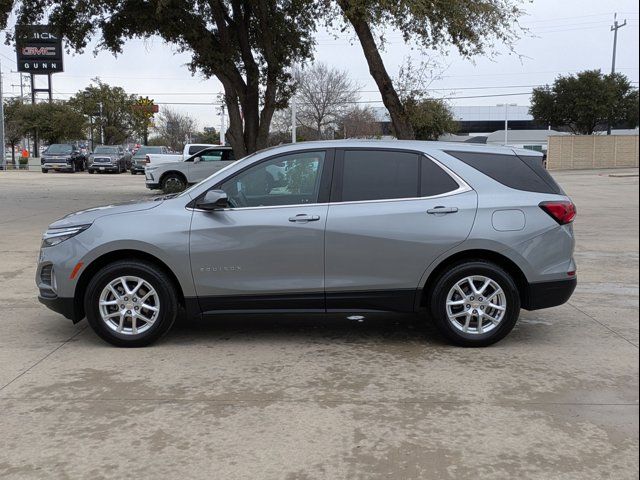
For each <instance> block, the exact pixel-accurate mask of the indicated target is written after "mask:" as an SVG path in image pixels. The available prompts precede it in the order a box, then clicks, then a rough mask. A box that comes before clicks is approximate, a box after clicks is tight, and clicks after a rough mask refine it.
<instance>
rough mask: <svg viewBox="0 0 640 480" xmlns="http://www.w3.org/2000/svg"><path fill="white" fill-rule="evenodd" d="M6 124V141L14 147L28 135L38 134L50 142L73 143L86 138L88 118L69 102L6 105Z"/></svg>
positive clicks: (13, 103) (14, 103)
mask: <svg viewBox="0 0 640 480" xmlns="http://www.w3.org/2000/svg"><path fill="white" fill-rule="evenodd" d="M7 107H8V112H7V116H6V119H5V125H6V126H7V127H8V128H7V129H6V131H8V132H9V135H8V136H7V139H8V141H9V142H10V143H12V144H15V143H17V142H18V141H19V139H20V138H21V137H23V136H25V135H31V134H33V132H35V131H37V132H38V136H39V137H40V139H42V140H44V141H46V142H48V143H59V142H63V141H74V140H78V139H81V138H84V136H85V128H86V118H85V117H84V116H83V115H82V113H80V112H79V111H78V110H76V109H75V108H74V107H73V106H72V105H70V104H69V103H68V102H51V103H48V102H46V103H36V104H35V105H31V104H22V103H20V102H12V103H11V104H7Z"/></svg>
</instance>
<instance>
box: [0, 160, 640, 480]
mask: <svg viewBox="0 0 640 480" xmlns="http://www.w3.org/2000/svg"><path fill="white" fill-rule="evenodd" d="M632 172H634V173H637V170H635V171H632ZM556 177H557V178H558V179H559V180H560V182H561V183H562V184H563V185H564V186H565V187H566V189H567V190H568V192H569V193H570V194H571V195H572V196H573V197H574V199H575V201H576V202H577V204H578V208H579V217H578V220H577V221H576V225H575V227H576V232H577V238H578V246H577V254H576V257H577V261H578V264H579V279H580V285H579V287H578V290H577V292H576V294H575V295H574V297H573V298H572V300H571V301H570V303H569V304H567V305H564V306H562V307H559V308H555V309H551V310H547V311H539V312H523V315H522V319H521V321H520V323H519V324H518V326H516V328H515V330H514V331H513V332H512V333H511V335H510V336H509V337H508V338H507V339H505V340H504V341H502V342H501V343H499V344H498V345H495V346H494V347H492V348H488V349H482V350H469V349H460V348H454V347H450V346H448V345H446V344H445V343H444V342H443V341H442V340H441V338H440V337H438V336H437V334H436V333H435V332H434V330H433V329H432V328H430V327H429V326H425V325H423V324H422V323H421V322H420V321H419V320H417V319H415V318H413V317H391V316H385V317H377V318H368V319H366V320H365V321H364V322H361V323H359V322H352V321H348V320H345V319H342V318H324V317H307V318H299V317H294V318H284V319H283V318H230V319H222V320H221V321H219V322H216V323H215V324H207V325H204V326H190V327H187V326H182V327H180V328H177V329H176V330H174V331H173V332H172V333H170V334H169V335H168V336H167V337H165V339H164V340H163V341H162V342H161V343H159V344H157V345H156V346H154V347H151V348H146V349H138V350H124V349H116V348H113V347H110V346H108V345H106V344H105V343H103V342H101V341H100V340H99V339H98V338H97V337H96V336H95V335H94V334H93V333H92V332H91V331H90V330H89V329H87V327H86V323H85V322H81V323H79V324H78V325H75V326H74V325H72V324H71V322H69V321H66V320H65V319H63V318H62V317H60V316H59V315H56V314H55V313H53V312H50V311H48V310H47V309H45V308H44V307H43V306H41V305H40V304H38V302H37V301H36V299H35V296H36V289H35V286H34V280H33V276H34V267H35V263H34V262H35V259H36V254H37V250H38V247H39V236H40V234H41V232H42V231H43V230H44V229H45V228H46V226H47V224H48V223H49V222H51V221H53V220H54V219H56V218H58V217H60V216H62V215H63V214H65V213H67V212H69V211H71V210H74V209H79V208H82V207H91V206H95V205H100V204H105V203H109V202H115V201H118V200H128V199H131V198H137V197H148V196H150V195H151V194H150V193H149V192H147V191H145V189H144V186H143V183H144V181H143V178H142V177H141V176H137V177H132V176H131V175H120V176H117V175H99V176H97V175H92V176H90V175H87V174H75V175H68V174H67V175H65V174H53V173H52V174H47V175H42V174H40V173H27V172H24V173H17V172H5V173H2V172H0V285H1V288H2V300H0V305H1V308H0V477H2V478H83V479H85V478H92V479H98V478H137V479H138V478H139V479H143V478H153V479H158V478H203V479H211V478H215V479H225V480H228V479H251V480H255V479H288V480H294V479H300V480H302V479H372V478H392V479H413V478H425V479H441V478H442V479H446V478H452V479H453V478H455V479H465V478H470V479H478V478H492V479H493V478H504V479H514V478H538V479H551V478H554V479H589V478H598V479H600V478H615V479H625V478H638V178H637V177H636V178H611V177H609V176H608V175H607V172H603V171H598V172H593V171H590V172H578V173H558V174H556ZM130 227H131V229H132V230H134V229H135V225H131V226H130ZM549 248H553V246H552V245H550V246H549Z"/></svg>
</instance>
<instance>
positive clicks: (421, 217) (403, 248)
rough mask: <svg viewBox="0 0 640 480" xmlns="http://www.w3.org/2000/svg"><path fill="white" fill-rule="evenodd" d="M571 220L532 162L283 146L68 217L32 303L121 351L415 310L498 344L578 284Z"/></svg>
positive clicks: (423, 147)
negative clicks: (196, 325) (211, 326)
mask: <svg viewBox="0 0 640 480" xmlns="http://www.w3.org/2000/svg"><path fill="white" fill-rule="evenodd" d="M575 213H576V210H575V207H574V205H573V203H572V202H571V200H570V199H569V198H568V197H567V196H566V195H565V193H564V192H563V191H562V189H561V188H560V187H559V186H558V185H557V184H556V182H555V181H554V180H553V179H552V178H551V176H550V175H549V174H548V173H547V172H546V171H545V170H544V169H543V168H542V166H541V163H540V156H539V154H536V153H535V152H531V151H527V150H513V149H507V148H502V147H489V146H477V145H467V144H445V143H430V142H414V141H406V142H405V141H390V142H381V141H380V142H376V141H373V142H364V141H335V142H317V143H304V144H294V145H287V146H282V147H278V148H275V149H270V150H265V151H261V152H258V153H256V154H254V155H251V156H249V157H246V158H244V159H242V160H239V161H237V162H235V163H233V164H231V165H229V166H227V167H226V168H224V169H222V170H220V171H218V172H216V173H215V174H214V175H212V176H210V177H209V178H207V179H205V180H203V181H202V182H201V183H199V184H197V185H195V186H193V187H191V188H189V189H188V190H186V191H184V192H182V193H181V194H179V195H175V196H165V197H160V198H157V199H154V200H150V201H145V202H140V203H133V204H125V205H112V206H108V207H101V208H93V209H89V210H85V211H82V212H78V213H73V214H70V215H68V216H66V217H64V218H63V219H61V220H58V221H57V222H55V223H53V224H51V226H50V227H49V229H48V230H47V232H46V233H45V234H44V236H43V241H42V249H41V251H40V257H39V261H38V269H37V273H36V281H37V284H38V288H39V290H40V294H39V299H40V301H41V302H42V303H44V304H45V305H47V306H48V307H49V308H51V309H52V310H54V311H56V312H60V313H62V314H63V315H65V316H66V317H68V318H70V319H72V320H73V321H74V322H78V321H80V320H81V319H82V318H84V317H85V316H86V317H87V320H88V321H89V324H90V325H91V326H92V327H93V329H94V330H95V332H96V333H97V334H98V335H99V336H100V337H102V338H103V339H105V340H106V341H108V342H111V343H112V344H114V345H118V346H142V345H147V344H149V343H151V342H153V341H154V340H157V339H158V338H160V337H161V336H162V335H163V334H164V333H166V332H167V331H168V330H169V329H170V327H171V325H172V324H173V323H174V321H175V319H176V317H177V315H178V312H179V311H180V312H181V314H184V315H186V316H187V317H210V316H214V315H216V314H224V313H229V312H251V313H255V312H271V313H273V312H278V313H287V312H289V313H296V314H303V313H304V312H345V313H346V312H354V313H364V314H366V312H417V313H423V314H424V315H425V316H427V317H429V318H430V319H432V320H433V321H434V322H435V324H436V325H437V326H438V328H439V330H440V331H441V332H442V334H444V335H445V336H446V337H447V338H448V339H449V340H450V341H451V342H453V343H455V344H458V345H462V346H485V345H489V344H492V343H494V342H496V341H498V340H500V339H501V338H503V337H504V336H505V335H507V333H509V331H510V330H511V329H512V328H513V326H514V325H515V323H516V321H517V319H518V315H519V312H520V309H521V308H525V309H527V310H534V309H539V308H546V307H553V306H556V305H560V304H562V303H564V302H566V301H567V300H568V299H569V297H570V296H571V294H572V293H573V291H574V289H575V286H576V266H575V263H574V261H573V258H572V254H573V248H574V236H573V227H572V221H573V219H574V217H575Z"/></svg>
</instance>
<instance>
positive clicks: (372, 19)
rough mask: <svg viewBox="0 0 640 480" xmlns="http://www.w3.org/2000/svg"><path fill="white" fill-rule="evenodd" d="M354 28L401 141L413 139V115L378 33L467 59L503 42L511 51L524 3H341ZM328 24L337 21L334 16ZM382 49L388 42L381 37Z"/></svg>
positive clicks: (377, 0)
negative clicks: (390, 70)
mask: <svg viewBox="0 0 640 480" xmlns="http://www.w3.org/2000/svg"><path fill="white" fill-rule="evenodd" d="M336 2H337V5H338V6H339V8H340V11H341V13H342V15H343V18H345V19H346V20H347V22H348V23H349V24H351V26H352V27H353V29H354V31H355V33H356V35H357V37H358V40H359V41H360V45H361V46H362V51H363V53H364V56H365V58H366V60H367V64H368V65H369V72H370V73H371V76H372V77H373V79H374V80H375V82H376V84H377V86H378V89H379V90H380V94H381V95H382V101H383V103H384V106H385V107H387V110H388V111H389V115H390V116H391V122H392V124H393V128H394V130H395V133H396V136H397V137H398V138H400V139H411V138H414V131H413V127H412V125H411V121H410V119H409V114H408V113H407V111H406V109H405V108H404V106H403V104H402V101H401V99H400V96H399V95H398V92H397V90H396V89H395V88H394V85H393V81H392V80H391V77H390V76H389V74H388V73H387V69H386V67H385V66H384V62H383V61H382V56H381V55H380V50H379V46H378V43H377V42H376V39H375V31H376V30H380V31H383V30H384V29H385V28H394V29H396V30H399V31H400V32H401V33H402V35H403V37H404V40H405V41H410V40H413V41H415V42H416V43H417V44H418V46H419V47H421V48H423V49H426V50H441V49H443V48H446V47H448V46H453V47H455V48H456V49H457V50H458V52H459V53H460V54H461V55H462V56H463V57H471V56H474V55H479V54H484V53H487V52H491V51H492V48H493V45H494V44H495V43H497V42H503V43H506V44H507V45H509V46H511V45H513V43H514V42H515V40H516V39H517V38H518V30H517V29H518V28H519V27H518V23H517V19H518V18H519V17H520V15H521V14H522V13H523V12H522V10H521V9H520V8H519V6H518V5H519V4H520V3H521V0H476V1H472V2H470V1H468V0H448V1H439V2H417V1H414V0H336ZM327 18H328V19H329V20H328V23H329V24H333V23H334V22H335V20H334V19H335V18H338V17H337V16H336V14H335V12H332V11H329V13H328V17H327ZM380 42H381V45H383V44H384V38H383V36H382V35H380Z"/></svg>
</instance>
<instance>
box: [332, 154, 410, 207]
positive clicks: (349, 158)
mask: <svg viewBox="0 0 640 480" xmlns="http://www.w3.org/2000/svg"><path fill="white" fill-rule="evenodd" d="M418 160H419V157H418V155H417V154H415V153H410V152H395V151H387V150H346V151H345V152H344V167H343V176H342V193H341V200H342V201H343V202H353V201H363V200H387V199H393V198H414V197H418V196H419V194H418V189H419V182H418V177H419V175H418V173H419V165H418Z"/></svg>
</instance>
